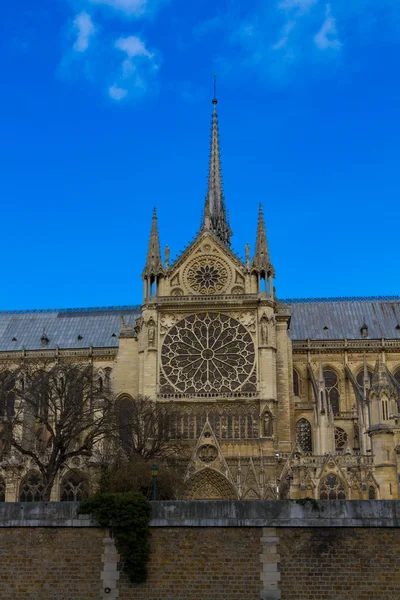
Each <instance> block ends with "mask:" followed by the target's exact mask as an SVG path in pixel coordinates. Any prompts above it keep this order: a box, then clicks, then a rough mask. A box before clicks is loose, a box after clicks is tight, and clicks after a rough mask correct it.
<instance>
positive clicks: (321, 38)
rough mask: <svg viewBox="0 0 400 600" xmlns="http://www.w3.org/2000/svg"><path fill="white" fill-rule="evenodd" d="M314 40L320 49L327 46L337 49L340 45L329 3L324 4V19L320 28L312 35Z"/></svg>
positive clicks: (324, 48)
mask: <svg viewBox="0 0 400 600" xmlns="http://www.w3.org/2000/svg"><path fill="white" fill-rule="evenodd" d="M314 42H315V45H316V46H317V47H318V48H320V50H326V49H328V48H333V49H335V50H337V49H338V48H340V46H341V45H342V44H341V42H340V40H339V39H338V37H337V29H336V19H334V18H333V17H332V14H331V6H330V4H327V5H326V16H325V21H324V22H323V23H322V27H321V29H320V30H319V31H318V33H317V34H316V35H315V36H314Z"/></svg>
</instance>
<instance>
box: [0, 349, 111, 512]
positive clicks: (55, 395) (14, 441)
mask: <svg viewBox="0 0 400 600" xmlns="http://www.w3.org/2000/svg"><path fill="white" fill-rule="evenodd" d="M6 371H7V372H6ZM11 388H12V391H11V392H10V389H11ZM0 404H1V408H2V411H3V413H2V414H3V415H4V416H3V420H4V421H5V425H6V427H3V438H6V440H7V444H8V447H10V448H11V449H14V450H15V451H16V453H15V454H16V455H17V456H25V457H29V458H30V459H31V462H32V463H33V464H34V465H36V467H37V469H38V470H39V471H40V473H41V476H42V480H43V494H42V496H43V500H49V499H50V495H51V490H52V488H53V485H54V482H55V479H56V477H57V475H58V473H59V472H60V471H61V470H62V469H63V468H64V467H65V466H66V465H67V464H68V461H70V459H72V458H73V457H77V456H80V457H87V458H89V457H91V456H92V455H93V452H94V450H95V449H96V447H99V445H101V443H102V441H103V440H104V438H105V437H106V436H107V434H108V433H109V431H110V425H111V424H112V416H113V413H114V402H113V398H112V395H111V392H110V390H109V389H108V387H107V386H105V385H103V384H102V383H101V379H100V377H99V373H98V371H97V370H96V369H95V367H93V365H91V364H87V363H72V362H66V361H65V362H59V363H57V364H50V363H36V362H29V363H25V364H23V365H22V366H21V367H20V368H19V369H14V370H13V371H10V370H4V373H3V377H1V376H0Z"/></svg>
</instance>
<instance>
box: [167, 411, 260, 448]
mask: <svg viewBox="0 0 400 600" xmlns="http://www.w3.org/2000/svg"><path fill="white" fill-rule="evenodd" d="M207 418H208V421H209V423H210V425H211V428H212V430H213V431H214V434H215V436H216V437H217V438H218V439H221V440H233V439H257V438H258V437H259V430H260V416H259V410H258V408H257V406H256V405H251V406H248V407H246V406H243V407H237V406H235V407H231V406H218V407H212V408H210V406H201V405H200V406H197V407H196V408H195V409H192V408H191V407H185V409H184V410H183V415H182V416H180V417H179V418H178V423H177V425H176V428H177V433H178V434H179V435H181V436H182V437H183V439H189V440H196V439H197V438H198V437H199V436H200V434H201V432H202V430H203V427H204V425H205V423H206V419H207Z"/></svg>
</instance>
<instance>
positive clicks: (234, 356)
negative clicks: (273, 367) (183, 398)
mask: <svg viewBox="0 0 400 600" xmlns="http://www.w3.org/2000/svg"><path fill="white" fill-rule="evenodd" d="M161 364H162V373H161V377H160V383H161V389H160V391H161V393H167V394H168V393H176V392H178V393H184V394H196V393H223V394H226V393H232V392H237V391H239V390H241V391H244V392H245V391H246V392H252V391H256V380H255V349H254V343H253V340H252V337H251V335H250V333H249V332H248V331H247V330H246V328H245V327H244V326H243V325H242V324H241V323H239V321H237V320H236V319H233V318H232V317H229V316H227V315H223V314H219V313H199V314H196V315H190V316H189V317H185V318H183V319H182V320H181V321H179V322H178V323H177V324H176V325H175V326H174V327H172V328H171V329H170V331H169V332H168V333H167V335H166V337H165V340H164V343H163V346H162V351H161Z"/></svg>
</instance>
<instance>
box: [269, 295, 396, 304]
mask: <svg viewBox="0 0 400 600" xmlns="http://www.w3.org/2000/svg"><path fill="white" fill-rule="evenodd" d="M393 301H396V302H399V301H400V296H338V297H336V298H335V297H333V298H284V299H281V298H279V302H282V303H283V304H307V303H318V302H321V303H322V302H393Z"/></svg>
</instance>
